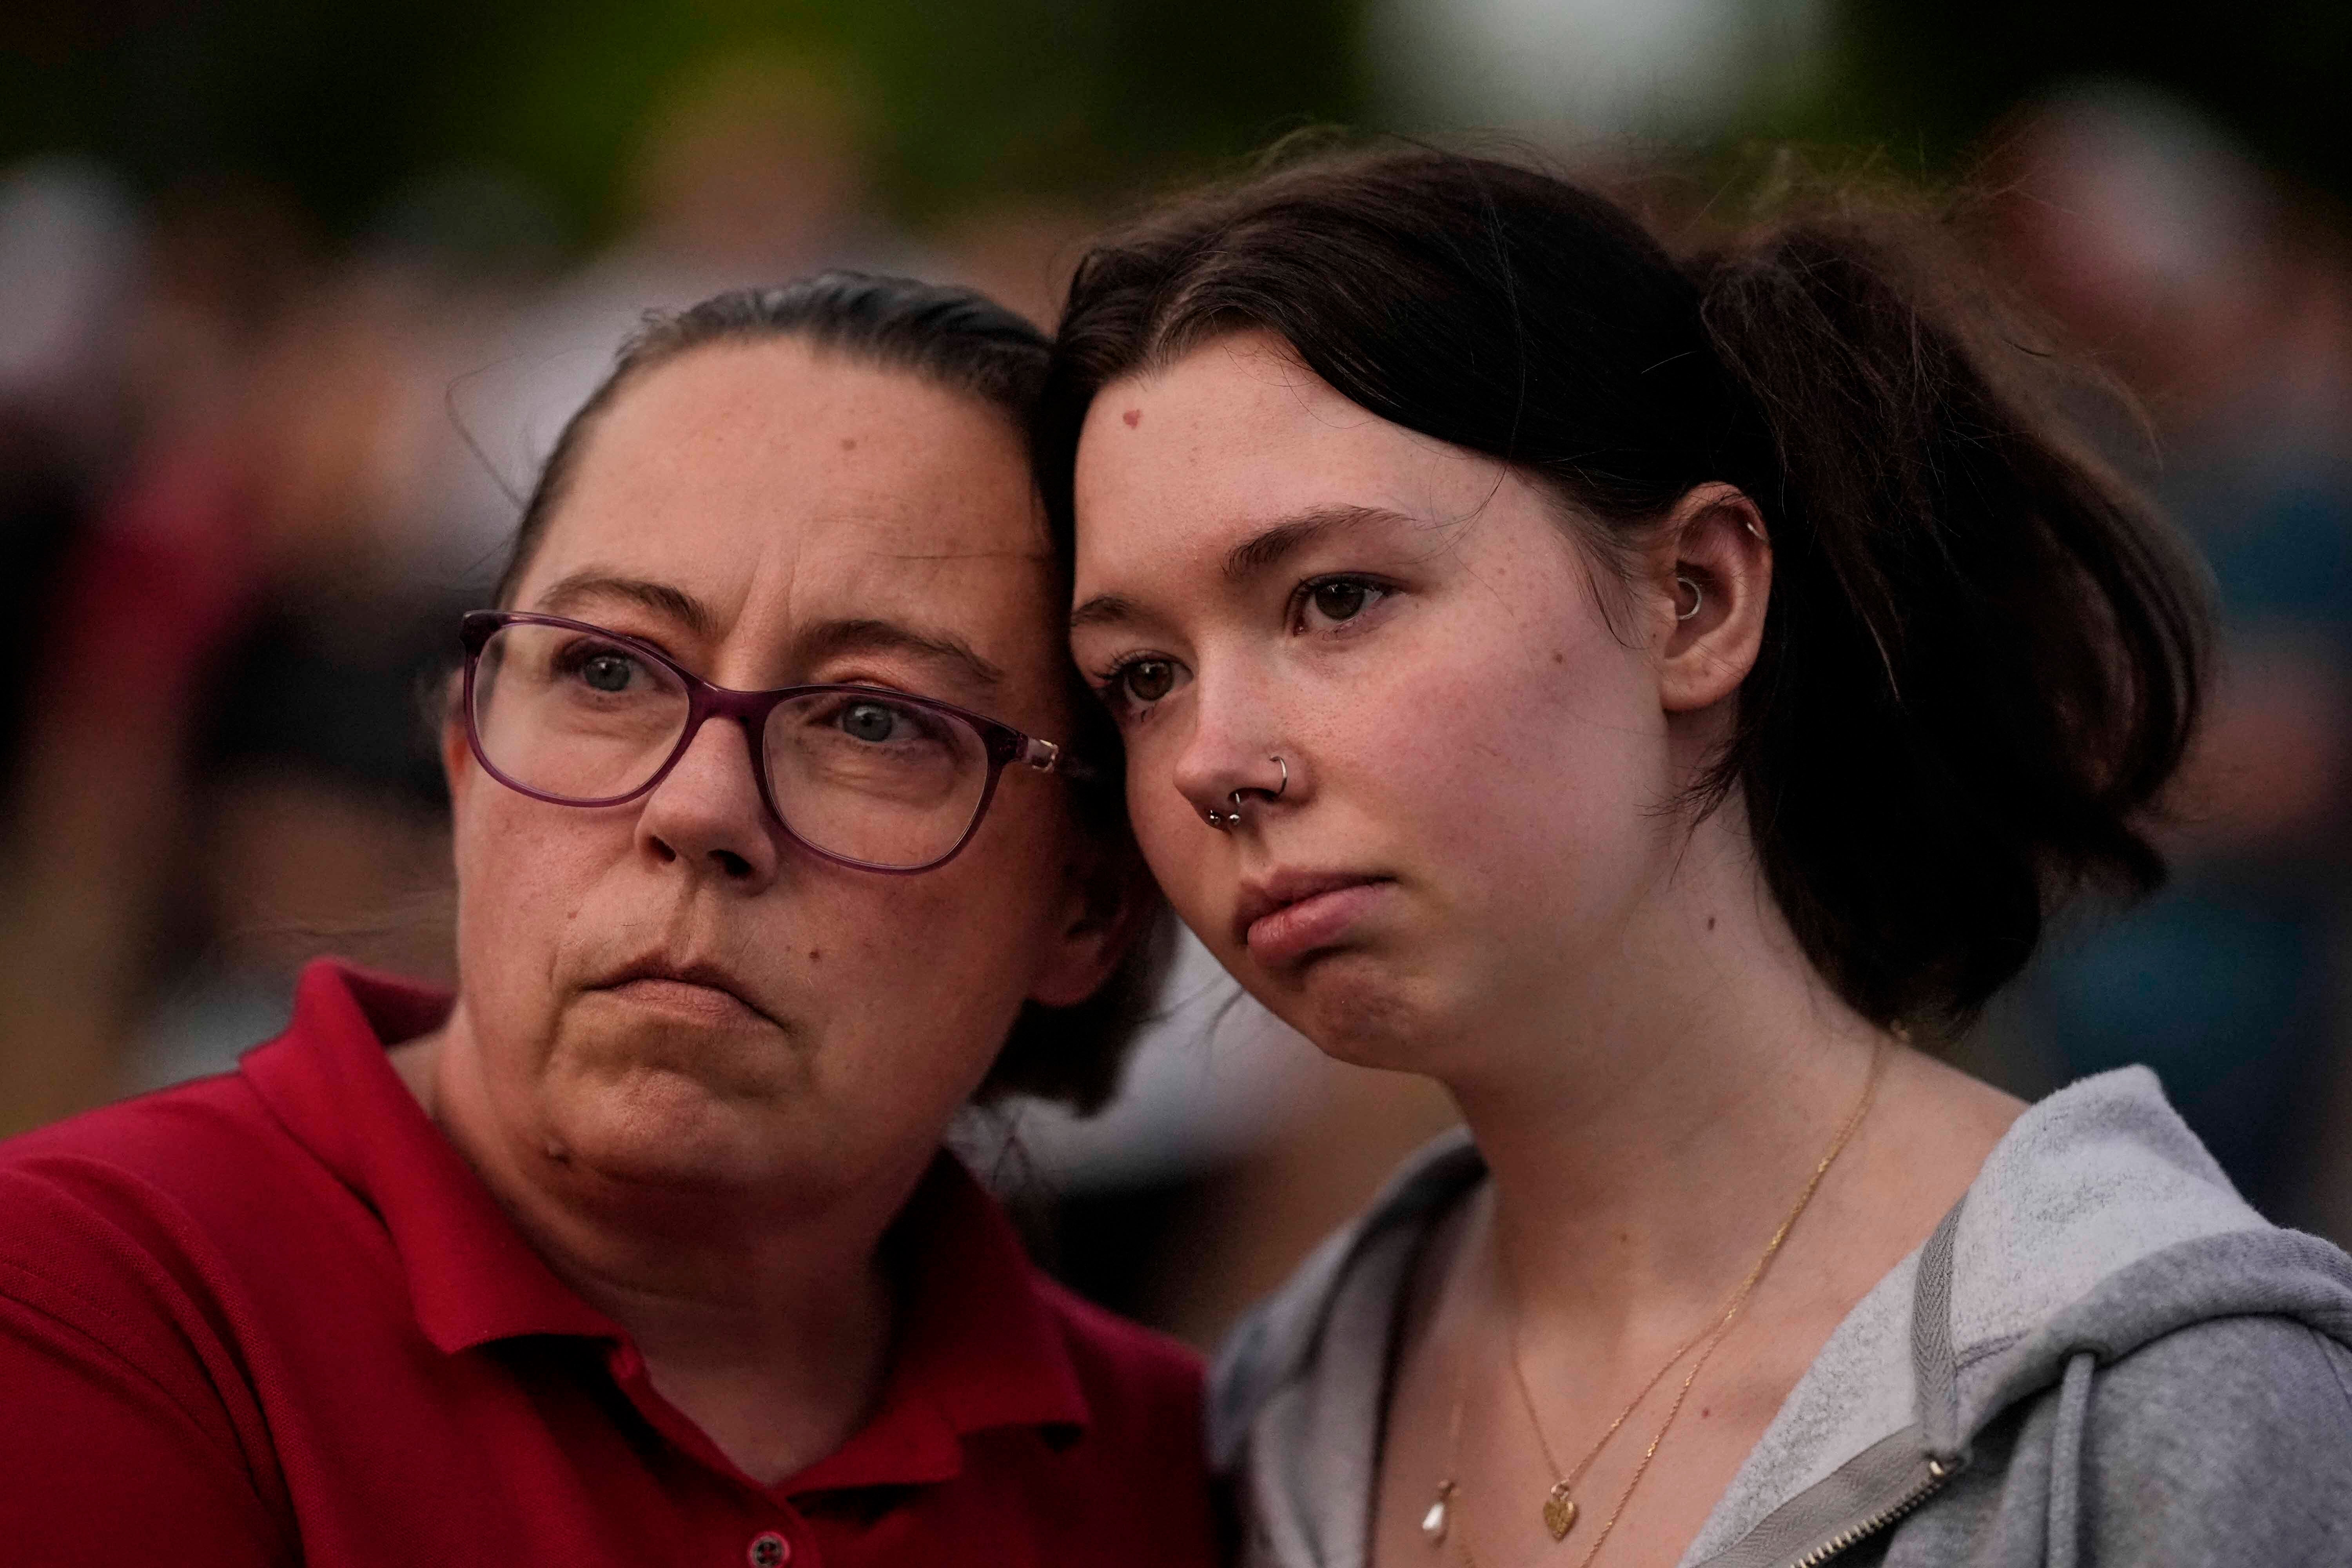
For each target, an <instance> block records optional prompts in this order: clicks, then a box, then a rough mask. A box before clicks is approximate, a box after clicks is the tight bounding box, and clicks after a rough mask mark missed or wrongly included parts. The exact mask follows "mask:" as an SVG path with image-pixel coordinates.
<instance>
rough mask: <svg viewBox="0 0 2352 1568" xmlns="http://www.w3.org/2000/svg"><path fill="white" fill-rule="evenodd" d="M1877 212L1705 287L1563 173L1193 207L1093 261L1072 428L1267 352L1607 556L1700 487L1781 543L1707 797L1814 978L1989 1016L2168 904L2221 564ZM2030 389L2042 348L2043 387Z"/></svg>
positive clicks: (1903, 1002)
mask: <svg viewBox="0 0 2352 1568" xmlns="http://www.w3.org/2000/svg"><path fill="white" fill-rule="evenodd" d="M1874 235H1875V231H1874V228H1873V226H1871V225H1870V224H1869V223H1868V222H1867V221H1866V220H1854V219H1850V218H1845V217H1830V218H1825V219H1818V220H1811V221H1806V220H1791V221H1784V222H1780V223H1776V224H1773V225H1769V226H1759V228H1758V229H1757V230H1755V231H1753V232H1750V233H1748V234H1744V235H1741V236H1739V237H1737V238H1736V239H1733V240H1731V241H1729V242H1727V243H1721V244H1717V245H1715V246H1713V247H1708V248H1705V249H1700V250H1695V251H1694V252H1692V253H1691V254H1688V255H1686V256H1683V257H1680V258H1678V257H1676V256H1675V255H1674V254H1671V253H1670V252H1669V251H1668V249H1667V248H1666V247H1665V246H1664V244H1663V243H1662V242H1661V241H1660V240H1659V239H1658V238H1657V237H1654V236H1653V234H1652V233H1650V232H1649V231H1648V230H1647V229H1646V228H1645V227H1644V226H1643V225H1642V224H1641V223H1640V222H1638V221H1636V219H1635V218H1634V217H1633V216H1631V215H1630V214H1629V213H1628V212H1627V211H1626V210H1624V209H1623V208H1622V207H1621V206H1619V205H1616V204H1614V203H1612V202H1611V201H1609V200H1607V199H1604V198H1603V197H1602V196H1601V195H1596V194H1594V193H1593V192H1591V191H1590V190H1587V189H1584V188H1581V187H1580V186H1579V185H1577V184H1573V183H1571V182H1570V181H1568V180H1565V179H1562V178H1560V177H1558V176H1556V175H1554V174H1549V173H1546V172H1543V171H1540V170H1538V169H1535V168H1530V167H1523V166H1519V165H1517V164H1515V163H1507V162H1503V161H1498V160H1495V159H1490V158H1485V157H1474V156H1466V155H1462V154H1458V153H1448V152H1443V151H1436V150H1432V149H1426V148H1413V149H1410V150H1401V151H1400V150H1389V151H1381V152H1375V153H1349V154H1343V155H1338V156H1332V155H1324V156H1320V157H1318V158H1316V159H1314V160H1312V161H1309V162H1307V163H1303V164H1297V165H1293V166H1291V167H1287V168H1283V169H1278V170H1276V171H1275V172H1273V173H1271V174H1262V175H1260V176H1258V177H1256V178H1255V179H1253V180H1251V181H1249V182H1247V183H1244V184H1240V185H1238V186H1235V187H1233V188H1230V189H1226V190H1223V191H1220V192H1212V193H1209V194H1206V195H1199V196H1195V197H1192V198H1190V199H1188V200H1185V201H1181V202H1179V203H1177V204H1175V205H1171V206H1169V207H1167V208H1165V209H1164V210H1162V211H1160V212H1159V213H1158V214H1156V215H1153V216H1148V217H1146V218H1144V219H1143V220H1141V221H1140V222H1139V223H1138V224H1136V225H1135V226H1133V227H1131V228H1130V229H1129V231H1127V232H1125V233H1123V234H1120V235H1118V236H1116V237H1112V238H1110V239H1108V240H1107V241H1105V242H1103V243H1101V244H1099V245H1097V247H1096V248H1095V249H1094V250H1093V251H1092V252H1091V253H1090V254H1089V255H1087V257H1086V258H1085V259H1084V261H1083V262H1082V263H1081V265H1080V266H1079V268H1078V271H1077V274H1076V278H1075V279H1074V280H1073V282H1072V284H1071V289H1070V296H1069V304H1068V309H1067V311H1066V315H1065V317H1064V319H1063V323H1062V329H1061V338H1060V341H1059V342H1058V344H1057V345H1056V351H1055V364H1054V372H1053V376H1052V379H1051V381H1050V383H1049V384H1048V386H1047V389H1046V392H1045V399H1044V405H1043V412H1042V415H1041V423H1040V431H1041V436H1040V440H1039V444H1038V460H1039V463H1040V474H1041V479H1042V488H1043V489H1044V492H1045V498H1046V502H1047V508H1048V511H1049V514H1050V516H1051V517H1052V520H1053V522H1054V526H1055V536H1056V541H1057V544H1058V545H1059V547H1061V548H1062V549H1064V550H1065V551H1067V550H1068V549H1069V548H1070V545H1071V536H1072V530H1073V519H1072V516H1071V501H1070V492H1069V483H1070V471H1071V466H1072V462H1073V459H1074V457H1075V454H1076V443H1077V435H1078V430H1079V428H1080V426H1081V424H1082V422H1083V421H1084V419H1085V417H1086V412H1087V405H1088V404H1089V403H1090V402H1091V401H1092V399H1093V397H1094V395H1095V394H1096V393H1097V392H1098V391H1099V390H1100V389H1101V388H1102V387H1103V386H1104V385H1105V384H1107V383H1108V382H1110V381H1112V380H1114V379H1116V378H1118V377H1119V376H1122V375H1125V374H1129V373H1131V372H1134V371H1138V370H1140V369H1145V368H1149V367H1150V366H1153V365H1155V364H1161V363H1167V362H1168V361H1169V360H1170V359H1171V358H1173V357H1175V356H1177V355H1180V354H1181V353H1184V352H1186V351H1187V350H1189V349H1191V348H1192V347H1194V346H1197V345H1198V344H1200V343H1201V342H1204V341H1206V340H1208V339H1211V338H1213V337H1215V336H1218V335H1220V334H1223V333H1227V332H1231V331H1237V330H1244V329H1252V328H1255V329H1263V330H1265V331H1271V332H1273V333H1275V334H1276V335H1278V336H1279V337H1281V338H1282V339H1283V340H1285V341H1286V342H1287V343H1288V344H1289V346H1290V348H1291V350H1292V351H1293V352H1295V353H1297V356H1298V357H1299V359H1300V360H1301V361H1302V362H1303V363H1305V364H1306V365H1307V368H1309V369H1311V370H1312V371H1314V372H1315V374H1318V375H1319V376H1321V377H1322V378H1323V379H1324V380H1325V381H1326V382H1328V383H1329V384H1330V385H1331V386H1332V387H1334V388H1335V389H1337V390H1338V391H1339V393H1340V394H1341V395H1344V396H1346V397H1348V398H1349V399H1350V400H1351V401H1353V402H1354V403H1356V404H1358V405H1360V406H1362V407H1363V408H1365V409H1367V410H1369V411H1370V412H1371V413H1373V414H1376V415H1378V416H1381V418H1384V419H1387V420H1390V421H1391V422H1393V423H1395V424H1397V425H1400V426H1405V427H1406V428H1408V429H1412V430H1415V431H1418V432H1421V433H1422V434H1423V435H1427V436H1432V437H1436V438H1438V439H1439V440H1442V441H1445V442H1448V443H1450V444H1452V445H1454V446H1456V447H1464V448H1467V449H1468V450H1471V451H1474V452H1479V453H1483V454H1486V455H1487V456H1490V457H1493V458H1499V459H1501V460H1503V461H1505V462H1507V463H1509V464H1512V465H1513V466H1515V467H1516V468H1518V469H1519V470H1521V471H1523V472H1525V473H1528V474H1529V475H1531V476H1534V477H1536V478H1538V479H1540V480H1542V481H1544V482H1546V483H1548V484H1549V486H1550V487H1551V489H1552V490H1553V491H1554V493H1555V494H1557V495H1559V497H1561V498H1562V499H1563V500H1565V501H1567V502H1568V503H1570V511H1571V514H1572V515H1574V516H1576V517H1577V518H1578V520H1579V521H1590V522H1591V523H1592V524H1594V525H1597V532H1598V535H1599V537H1598V539H1597V541H1596V542H1597V543H1599V544H1600V545H1601V547H1602V550H1601V553H1602V554H1603V555H1604V557H1605V556H1606V555H1607V554H1608V553H1609V547H1610V546H1612V544H1615V543H1617V542H1629V541H1632V540H1637V539H1638V538H1639V537H1640V536H1641V534H1642V531H1643V529H1644V528H1645V527H1647V526H1649V525H1651V524H1654V522H1656V521H1658V520H1660V519H1661V518H1663V517H1664V515H1665V514H1666V513H1667V512H1669V511H1670V510H1672V509H1673V507H1674V505H1675V502H1676V501H1678V500H1680V499H1681V498H1683V497H1684V496H1685V495H1686V494H1688V493H1689V492H1690V491H1691V490H1692V489H1694V488H1695V487H1696V486H1699V485H1701V484H1704V483H1706V482H1708V481H1724V482H1727V483H1729V484H1732V485H1735V486H1737V487H1738V489H1740V490H1742V491H1743V492H1745V493H1746V494H1747V496H1748V498H1749V499H1750V500H1752V501H1753V502H1754V503H1755V504H1756V506H1757V508H1758V509H1759V510H1760V511H1761V513H1762V514H1763V516H1764V518H1765V519H1766V521H1767V523H1768V525H1769V537H1770V539H1771V542H1772V548H1773V578H1772V590H1771V599H1770V603H1769V608H1768V611H1767V615H1766V622H1765V628H1764V634H1763V642H1762V646H1761V648H1760V650H1759V654H1758V656H1757V659H1756V663H1755V666H1754V668H1753V669H1752V670H1751V671H1750V673H1749V675H1748V678H1747V679H1746V681H1745V683H1744V684H1743V685H1742V687H1741V689H1740V691H1739V694H1738V713H1737V717H1736V719H1735V721H1734V723H1733V726H1732V729H1731V731H1730V734H1729V738H1728V741H1727V743H1726V745H1725V746H1724V748H1723V750H1722V752H1720V754H1719V755H1718V756H1717V758H1716V759H1715V760H1714V762H1713V764H1712V766H1711V767H1710V769H1709V770H1708V771H1707V773H1706V775H1705V776H1704V777H1703V778H1702V779H1701V781H1700V782H1699V784H1698V786H1697V788H1696V790H1695V791H1694V794H1693V796H1692V798H1691V803H1690V804H1692V805H1694V806H1696V809H1697V810H1698V811H1700V812H1704V811H1707V810H1712V809H1713V808H1714V807H1715V806H1716V805H1719V804H1720V803H1721V801H1722V800H1723V799H1724V798H1725V796H1726V795H1727V794H1728V793H1729V792H1730V791H1731V790H1732V789H1733V788H1734V787H1737V788H1738V790H1739V791H1740V792H1741V794H1742V795H1743V797H1744V800H1745V804H1746V807H1747V810H1748V816H1749V818H1750V822H1751V825H1752V832H1753V837H1754V841H1755V845H1756V849H1757V853H1758V855H1759V859H1760V862H1761V865H1762V868H1763V871H1764V875H1765V878H1766V879H1767V881H1768V883H1769V886H1770V888H1771V889H1772V892H1773V894H1774V896H1775V898H1776V899H1777V900H1778V901H1779V903H1780V908H1781V910H1783V912H1784V913H1785V915H1786V917H1787V919H1788V920H1789V921H1790V925H1791V927H1792V928H1793V929H1794V931H1795V933H1796V936H1797V938H1798V940H1799V941H1800V942H1801V943H1802V945H1803V948H1804V951H1805V952H1806V954H1807V956H1808V957H1809V958H1810V959H1811V962H1812V963H1813V964H1814V965H1815V967H1816V968H1818V969H1819V970H1820V971H1821V973H1822V974H1823V975H1824V976H1825V977H1826V978H1827V979H1828V981H1829V982H1830V983H1831V984H1832V985H1833V986H1834V987H1835V988H1836V989H1837V991H1838V992H1839V994H1841V995H1843V997H1844V998H1845V1000H1846V1001H1847V1002H1848V1003H1849V1004H1850V1005H1853V1007H1854V1008H1855V1009H1856V1010H1857V1011H1858V1012H1860V1013H1862V1014H1863V1015H1864V1016H1867V1017H1869V1018H1871V1019H1872V1020H1874V1022H1877V1023H1879V1024H1881V1025H1894V1024H1905V1025H1917V1026H1929V1027H1940V1026H1953V1025H1957V1024H1958V1023H1961V1022H1964V1021H1965V1020H1966V1019H1967V1018H1969V1016H1972V1014H1973V1013H1974V1012H1975V1010H1976V1009H1977V1008H1978V1007H1979V1006H1980V1005H1982V1003H1983V1002H1984V1001H1985V999H1986V998H1987V997H1988V996H1990V994H1991V993H1992V992H1993V991H1994V990H1996V989H1997V988H1998V987H1999V986H2000V984H2002V983H2003V982H2005V981H2006V980H2008V979H2009V978H2010V977H2011V976H2012V975H2013V974H2015V973H2017V971H2018V970H2019V968H2020V967H2021V965H2022V964H2023V963H2024V962H2025V960H2026V959H2027V957H2028V956H2029V955H2030V954H2031V953H2032V951H2033V948H2034V946H2035V944H2036V942H2038V941H2039V940H2040V937H2041V932H2042V924H2043V921H2044V919H2045V917H2046V916H2047V915H2048V914H2049V913H2050V912H2051V911H2052V910H2053V909H2054V908H2055V907H2056V905H2057V904H2058V903H2059V902H2060V901H2062V900H2063V899H2064V898H2066V897H2067V896H2069V895H2070V894H2072V893H2073V892H2074V891H2075V890H2076V889H2079V888H2080V887H2082V886H2084V884H2086V883H2099V884H2103V885H2112V886H2115V887H2117V888H2120V889H2126V890H2130V891H2135V892H2138V891H2146V890H2147V889H2152V888H2154V887H2155V886H2156V885H2157V884H2158V883H2159V882H2160V881H2161V880H2162V878H2163V874H2164V868H2163V864H2162V861H2161V860H2160V858H2158V854H2157V852H2156V850H2155V848H2154V847H2152V846H2151V845H2150V844H2149V842H2148V840H2147V837H2145V835H2144V833H2143V832H2142V823H2141V818H2142V816H2143V814H2144V812H2145V811H2146V809H2147V807H2149V806H2150V805H2151V804H2152V803H2153V802H2154V801H2155V800H2156V798H2157V796H2158V793H2159V791H2160V790H2161V788H2162V786H2163V785H2164V784H2165V782H2166V781H2167V779H2168V777H2169V775H2170V774H2171V773H2173V771H2174V770H2175V769H2176V767H2177V766H2178V765H2179V761H2180V758H2181V755H2182V752H2183V750H2184V748H2185V746H2186V744H2187V742H2188V738H2189V732H2190V730H2191V727H2192V724H2193V721H2194V717H2195V714H2196V711H2197V707H2198V692H2199V684H2200V671H2201V668H2202V663H2203V657H2204V648H2205V645H2206V638H2207V629H2206V620H2205V615H2206V612H2205V607H2204V603H2203V594H2202V589H2201V581H2200V577H2199V576H2198V574H2197V571H2196V568H2195V567H2194V565H2193V563H2192V561H2191V558H2190V557H2189V555H2188V554H2187V553H2186V552H2185V550H2184V548H2183V547H2182V546H2181V545H2179V543H2177V542H2175V539H2174V537H2173V536H2172V535H2171V534H2170V533H2169V531H2167V530H2166V529H2164V528H2163V527H2162V526H2160V525H2159V524H2158V522H2156V521H2154V519H2153V518H2152V517H2151V516H2150V515H2149V514H2148V513H2147V511H2146V510H2143V509H2142V507H2141V506H2140V505H2139V504H2138V503H2137V501H2136V500H2134V499H2133V498H2132V497H2131V496H2130V495H2129V494H2128V493H2127V492H2126V490H2125V489H2122V488H2121V487H2120V486H2119V485H2118V484H2117V483H2116V482H2115V481H2114V480H2113V479H2110V478H2108V477H2107V476H2106V474H2105V470H2104V469H2103V468H2100V467H2099V466H2097V465H2096V464H2095V463H2094V462H2092V461H2091V460H2090V459H2088V458H2086V457H2084V455H2082V454H2081V453H2079V452H2077V451H2075V450H2074V449H2073V448H2072V447H2070V446H2069V444H2068V443H2067V442H2066V441H2065V440H2064V439H2063V438H2062V437H2061V436H2060V435H2059V434H2058V433H2057V432H2058V426H2057V425H2056V424H2055V423H2054V422H2053V420H2052V419H2051V418H2049V417H2048V416H2046V415H2045V414H2044V413H2043V412H2042V409H2043V407H2044V401H2043V400H2042V398H2041V396H2040V395H2038V394H2035V393H2033V392H2032V391H2031V390H2030V389H2029V384H2028V383H2026V382H2024V381H2022V380H2021V379H2020V375H2021V372H2020V371H2019V369H2018V368H2017V366H2016V365H2015V363H2013V362H2017V361H2019V360H2020V359H2021V354H2020V353H2018V352H2017V351H2016V350H2014V349H2013V348H2011V347H2010V346H2009V345H2007V344H2005V343H2003V342H2001V341H2000V339H1999V338H1998V336H1997V335H1996V334H1994V333H1993V332H1992V331H1990V330H1989V328H1988V326H1987V325H1986V324H1985V323H1986V321H1988V318H1986V317H1984V316H1982V315H1981V314H1980V313H1979V307H1978V304H1977V302H1976V301H1974V300H1966V301H1964V300H1962V299H1961V297H1960V288H1959V279H1961V277H1962V276H1963V275H1962V274H1960V273H1958V272H1955V271H1954V270H1952V269H1951V268H1950V266H1949V265H1948V258H1937V260H1936V261H1935V262H1934V263H1933V264H1927V263H1926V262H1924V261H1922V260H1920V259H1916V258H1914V257H1913V255H1912V254H1911V253H1910V252H1908V251H1906V249H1905V248H1904V247H1899V246H1895V245H1892V244H1889V243H1887V242H1885V241H1884V240H1882V239H1880V238H1878V237H1874ZM2022 357H2024V358H2027V359H2030V358H2031V357H2032V356H2031V355H2025V356H2022Z"/></svg>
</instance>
